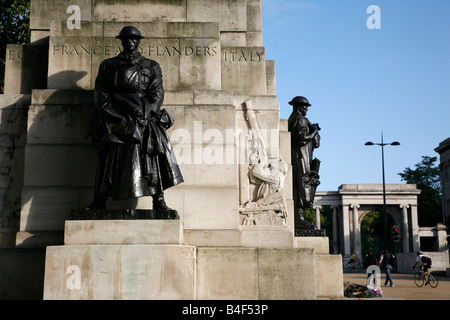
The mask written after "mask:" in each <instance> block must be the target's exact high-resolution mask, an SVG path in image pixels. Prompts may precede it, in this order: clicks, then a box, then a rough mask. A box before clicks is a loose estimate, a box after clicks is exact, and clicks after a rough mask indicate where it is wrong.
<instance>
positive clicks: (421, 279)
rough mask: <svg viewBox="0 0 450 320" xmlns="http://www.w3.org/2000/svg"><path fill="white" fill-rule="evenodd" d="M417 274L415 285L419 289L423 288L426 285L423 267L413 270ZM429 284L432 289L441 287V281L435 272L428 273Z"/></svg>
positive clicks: (415, 275)
mask: <svg viewBox="0 0 450 320" xmlns="http://www.w3.org/2000/svg"><path fill="white" fill-rule="evenodd" d="M413 269H414V270H415V271H417V272H416V273H414V283H415V284H416V286H418V287H422V286H423V284H424V283H425V275H424V274H423V267H420V268H413ZM428 284H429V285H430V287H432V288H436V287H437V286H438V285H439V279H438V277H437V275H436V274H434V273H433V272H428Z"/></svg>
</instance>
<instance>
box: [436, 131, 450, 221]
mask: <svg viewBox="0 0 450 320" xmlns="http://www.w3.org/2000/svg"><path fill="white" fill-rule="evenodd" d="M434 151H436V152H437V153H439V155H440V159H441V160H440V165H439V167H440V169H441V185H442V215H443V222H444V224H446V225H448V224H449V222H450V138H447V139H446V140H444V141H442V142H441V143H440V144H439V147H437V148H436V149H434Z"/></svg>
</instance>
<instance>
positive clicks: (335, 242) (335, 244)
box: [331, 206, 339, 254]
mask: <svg viewBox="0 0 450 320" xmlns="http://www.w3.org/2000/svg"><path fill="white" fill-rule="evenodd" d="M337 208H338V207H337V206H331V209H333V215H332V230H333V231H332V232H333V254H338V253H339V247H338V244H339V242H338V239H339V238H338V237H339V234H338V227H337V212H336V210H337Z"/></svg>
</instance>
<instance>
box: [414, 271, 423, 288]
mask: <svg viewBox="0 0 450 320" xmlns="http://www.w3.org/2000/svg"><path fill="white" fill-rule="evenodd" d="M414 283H415V284H416V286H418V287H422V286H423V283H424V278H423V275H422V273H414Z"/></svg>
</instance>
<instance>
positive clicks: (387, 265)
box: [379, 248, 394, 287]
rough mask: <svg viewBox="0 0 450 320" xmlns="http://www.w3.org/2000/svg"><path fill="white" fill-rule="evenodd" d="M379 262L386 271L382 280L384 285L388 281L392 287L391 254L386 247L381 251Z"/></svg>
mask: <svg viewBox="0 0 450 320" xmlns="http://www.w3.org/2000/svg"><path fill="white" fill-rule="evenodd" d="M379 264H380V265H381V266H382V267H383V268H384V270H385V272H386V280H384V285H385V286H387V283H388V281H389V282H390V285H391V287H393V286H394V282H393V281H392V276H391V271H392V269H393V268H392V266H393V264H394V262H393V256H392V254H391V253H390V252H389V250H388V249H387V248H386V249H384V251H383V252H382V253H381V256H380V261H379Z"/></svg>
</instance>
